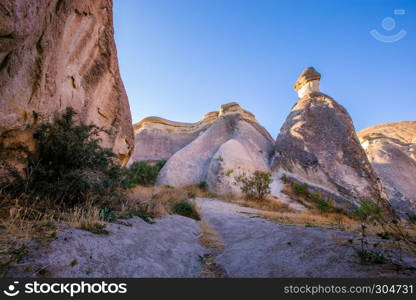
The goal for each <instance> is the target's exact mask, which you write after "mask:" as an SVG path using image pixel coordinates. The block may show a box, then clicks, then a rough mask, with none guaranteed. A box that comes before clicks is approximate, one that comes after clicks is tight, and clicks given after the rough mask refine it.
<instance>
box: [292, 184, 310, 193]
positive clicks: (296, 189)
mask: <svg viewBox="0 0 416 300" xmlns="http://www.w3.org/2000/svg"><path fill="white" fill-rule="evenodd" d="M293 190H294V192H295V194H297V195H300V196H306V195H308V194H309V192H308V185H307V184H306V183H304V184H303V185H300V184H297V183H295V184H294V185H293Z"/></svg>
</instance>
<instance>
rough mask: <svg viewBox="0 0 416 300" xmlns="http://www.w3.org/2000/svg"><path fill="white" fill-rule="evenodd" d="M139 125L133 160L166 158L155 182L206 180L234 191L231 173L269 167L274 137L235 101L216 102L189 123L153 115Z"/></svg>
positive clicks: (213, 186) (216, 189) (176, 183)
mask: <svg viewBox="0 0 416 300" xmlns="http://www.w3.org/2000/svg"><path fill="white" fill-rule="evenodd" d="M139 124H140V125H138V126H137V128H138V130H137V135H136V142H137V144H136V147H137V148H136V152H135V155H134V156H133V159H139V160H140V159H142V160H143V159H144V160H157V159H168V161H167V163H166V165H165V166H164V167H163V168H162V170H161V172H160V174H159V177H158V180H157V183H158V184H160V185H165V184H168V185H172V186H182V185H188V184H195V183H199V182H201V181H206V182H207V183H208V185H209V188H210V190H211V191H212V192H215V193H218V194H231V193H232V194H240V189H239V187H238V186H236V185H235V184H234V182H235V180H234V177H235V176H238V175H239V174H242V173H243V172H245V173H247V174H248V173H252V172H254V171H256V170H263V171H268V170H270V168H269V158H270V155H271V154H272V152H273V142H274V141H273V139H272V138H271V136H270V135H269V133H268V132H267V131H266V130H265V129H264V128H263V127H262V126H260V125H259V124H258V123H257V121H256V119H255V117H254V116H253V115H252V114H251V113H249V112H248V111H246V110H244V109H242V108H241V107H240V106H239V105H238V104H237V103H234V102H233V103H229V104H225V105H222V106H221V110H220V112H214V113H210V114H208V115H206V116H205V117H204V118H203V119H202V120H201V121H200V122H197V123H195V124H183V123H174V122H170V121H166V120H162V119H159V118H151V119H145V120H143V121H142V122H141V123H139ZM144 141H147V143H145V142H144ZM142 145H143V147H144V148H143V149H144V150H142V149H140V147H142ZM160 149H161V150H162V151H160Z"/></svg>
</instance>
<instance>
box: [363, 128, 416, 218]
mask: <svg viewBox="0 0 416 300" xmlns="http://www.w3.org/2000/svg"><path fill="white" fill-rule="evenodd" d="M358 136H359V138H360V141H361V145H362V146H363V148H364V149H365V152H366V153H367V156H368V159H369V160H370V163H371V164H372V166H373V168H374V170H375V171H376V172H377V174H378V175H379V177H380V179H381V181H382V183H383V186H384V188H385V190H386V193H387V195H388V198H389V201H390V203H391V205H392V206H393V207H394V208H395V209H396V210H397V211H398V212H400V213H402V214H403V213H411V214H414V213H416V184H415V181H416V121H409V122H396V123H389V124H383V125H377V126H373V127H370V128H367V129H364V130H362V131H360V132H359V133H358Z"/></svg>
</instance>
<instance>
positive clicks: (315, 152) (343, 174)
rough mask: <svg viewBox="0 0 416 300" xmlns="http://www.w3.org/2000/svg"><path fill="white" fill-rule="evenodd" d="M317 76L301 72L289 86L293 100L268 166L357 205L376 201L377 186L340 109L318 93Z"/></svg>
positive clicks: (330, 99) (308, 71)
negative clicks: (295, 98) (296, 94)
mask: <svg viewBox="0 0 416 300" xmlns="http://www.w3.org/2000/svg"><path fill="white" fill-rule="evenodd" d="M319 80H320V74H319V73H318V72H316V71H315V70H314V69H313V68H308V69H306V70H305V71H304V72H303V73H302V74H301V76H300V77H299V79H298V80H297V82H296V84H295V90H297V91H298V92H299V97H300V98H299V100H298V101H297V103H296V104H295V106H294V107H293V109H292V111H291V112H290V114H289V116H288V117H287V119H286V121H285V123H284V124H283V126H282V128H281V130H280V134H279V136H278V137H277V139H276V147H275V150H276V152H275V156H274V159H273V163H272V168H273V170H274V173H275V177H276V178H279V177H280V176H281V175H282V174H285V175H286V176H288V177H292V178H294V179H296V180H299V181H301V182H306V183H308V184H310V185H313V186H316V187H318V188H320V189H322V190H324V191H327V192H329V193H331V194H333V195H334V196H335V200H339V201H341V202H343V201H347V202H350V203H354V204H358V203H359V201H360V200H365V199H368V200H372V199H378V198H380V197H381V186H380V183H379V181H378V179H377V175H376V174H375V172H374V171H373V169H372V167H371V165H370V163H369V161H368V159H367V157H366V154H365V152H364V150H363V149H362V147H361V145H360V142H359V140H358V137H357V134H356V133H355V130H354V125H353V123H352V120H351V117H350V116H349V114H348V112H347V111H346V110H345V108H344V107H342V106H341V105H339V104H338V103H337V102H336V101H335V100H334V99H332V98H331V97H329V96H327V95H325V94H323V93H321V92H320V90H319Z"/></svg>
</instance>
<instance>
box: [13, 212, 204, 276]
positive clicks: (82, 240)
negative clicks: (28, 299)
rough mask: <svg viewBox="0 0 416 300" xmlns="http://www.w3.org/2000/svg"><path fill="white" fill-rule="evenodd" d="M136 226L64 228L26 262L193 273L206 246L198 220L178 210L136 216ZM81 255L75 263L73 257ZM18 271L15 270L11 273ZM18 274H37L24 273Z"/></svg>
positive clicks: (64, 270) (107, 272) (89, 271)
mask: <svg viewBox="0 0 416 300" xmlns="http://www.w3.org/2000/svg"><path fill="white" fill-rule="evenodd" d="M126 221H127V222H129V223H131V224H132V226H131V227H127V226H123V225H117V224H108V225H107V228H106V229H107V230H108V231H109V232H110V234H109V235H97V234H93V233H90V232H88V231H84V230H78V229H64V230H63V231H61V232H60V233H59V235H58V237H57V239H56V240H54V241H53V242H52V243H51V245H50V246H49V247H47V248H43V247H41V248H40V249H38V250H37V251H34V252H32V253H31V255H30V256H29V257H28V258H26V259H25V261H24V262H22V263H23V264H28V265H32V266H34V269H35V270H36V269H39V268H42V267H45V270H46V275H47V276H48V277H194V276H197V275H198V274H197V273H198V271H199V270H200V267H201V262H200V256H202V255H204V254H205V253H207V250H206V249H205V248H203V247H202V246H201V245H200V244H199V243H198V236H199V234H200V227H199V224H198V222H196V221H194V220H192V219H189V218H185V217H181V216H177V215H173V216H167V217H163V218H161V219H157V222H156V224H148V223H146V222H144V221H143V220H142V219H139V218H137V217H134V218H132V219H128V220H126ZM73 261H76V264H75V265H74V266H71V262H73ZM11 275H12V276H13V274H11ZM14 275H15V276H19V277H21V276H24V277H27V276H35V274H33V273H23V274H22V273H19V274H14Z"/></svg>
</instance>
